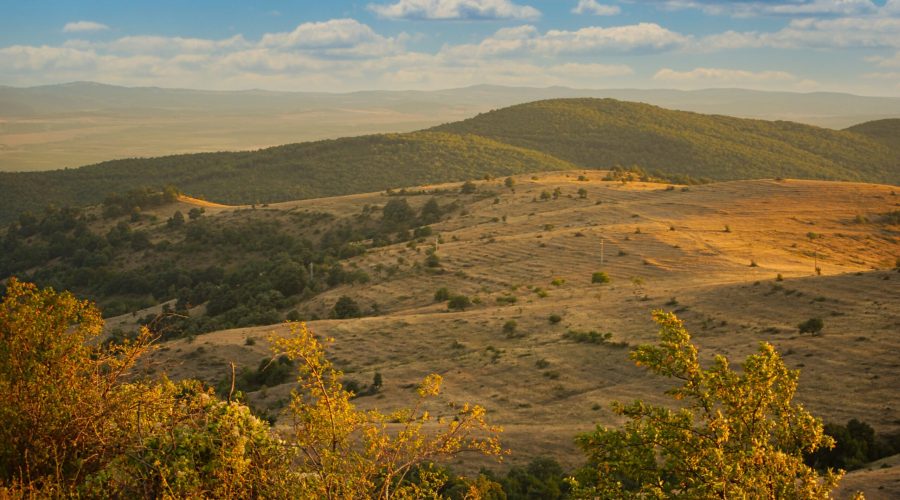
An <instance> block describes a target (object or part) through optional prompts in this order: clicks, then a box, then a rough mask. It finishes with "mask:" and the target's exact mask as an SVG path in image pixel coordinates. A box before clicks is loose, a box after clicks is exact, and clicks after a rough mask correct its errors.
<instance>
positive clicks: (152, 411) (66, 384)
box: [0, 278, 292, 498]
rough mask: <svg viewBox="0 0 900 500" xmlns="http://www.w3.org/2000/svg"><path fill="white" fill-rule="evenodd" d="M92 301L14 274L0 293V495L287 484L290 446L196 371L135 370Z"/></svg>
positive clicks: (183, 491)
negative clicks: (145, 376)
mask: <svg viewBox="0 0 900 500" xmlns="http://www.w3.org/2000/svg"><path fill="white" fill-rule="evenodd" d="M102 328H103V321H102V320H101V319H100V313H99V311H97V309H96V307H94V306H93V304H91V303H89V302H87V301H80V300H77V299H76V298H75V297H73V296H72V295H71V294H70V293H68V292H62V293H57V292H55V291H54V290H52V289H49V288H47V289H43V290H39V289H38V288H37V287H35V286H34V285H32V284H28V283H22V282H19V281H18V280H16V279H15V278H12V279H10V280H9V282H8V283H7V290H6V295H5V297H4V298H3V302H2V304H0V421H2V422H3V424H2V425H0V496H2V497H6V496H7V495H9V496H12V497H13V498H18V497H37V498H44V497H91V498H93V497H97V498H100V497H114V498H136V497H144V498H155V497H163V496H169V497H174V498H196V497H208V496H209V497H221V498H226V497H227V498H235V497H238V498H247V497H271V496H290V494H289V493H288V492H287V491H285V490H284V489H282V488H284V487H286V486H287V485H288V484H290V477H291V474H292V472H291V471H290V470H289V469H288V466H289V464H290V463H291V460H292V459H291V457H290V456H288V455H287V454H286V451H287V450H286V449H285V448H284V447H283V446H281V445H279V443H278V441H277V440H276V439H275V438H274V437H273V436H272V434H271V433H270V430H269V427H268V425H267V424H266V423H265V422H263V421H261V420H260V419H258V418H256V417H255V416H253V415H252V413H251V412H250V410H249V408H247V407H246V406H244V405H242V404H240V403H237V402H233V401H221V400H219V399H218V398H216V397H215V396H214V394H212V393H211V390H210V389H208V388H205V387H203V386H202V384H200V383H199V382H196V381H183V382H178V383H174V382H170V381H168V380H166V379H162V380H159V381H151V380H140V379H135V378H134V375H133V374H131V373H130V371H131V368H132V367H133V366H134V364H135V362H136V361H137V360H138V359H139V358H140V357H141V355H143V354H144V353H146V352H147V350H148V349H149V341H150V338H151V335H150V332H148V331H147V330H146V329H143V330H142V331H141V334H140V335H139V336H138V337H137V338H136V339H135V340H132V341H130V342H127V341H126V342H124V343H122V344H116V343H103V342H99V341H98V339H97V337H98V335H100V333H101V331H102Z"/></svg>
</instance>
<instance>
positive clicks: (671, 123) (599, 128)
mask: <svg viewBox="0 0 900 500" xmlns="http://www.w3.org/2000/svg"><path fill="white" fill-rule="evenodd" d="M888 136H889V134H888ZM879 137H880V136H879ZM893 146H894V143H893V142H890V141H887V142H886V139H884V138H878V137H875V136H870V135H866V134H862V133H858V132H853V131H834V130H829V129H823V128H817V127H813V126H808V125H800V124H796V123H791V122H766V121H760V120H747V119H739V118H731V117H725V116H716V115H700V114H696V113H688V112H682V111H671V110H665V109H662V108H658V107H655V106H650V105H646V104H639V103H630V102H622V101H615V100H611V99H565V100H551V101H539V102H535V103H530V104H523V105H518V106H513V107H510V108H505V109H501V110H497V111H493V112H489V113H486V114H482V115H478V116H476V117H475V118H471V119H469V120H465V121H462V122H457V123H451V124H447V125H443V126H440V127H437V128H434V129H431V130H427V131H422V132H413V133H407V134H382V135H372V136H363V137H353V138H345V139H337V140H326V141H319V142H311V143H300V144H292V145H286V146H279V147H274V148H268V149H263V150H259V151H252V152H236V153H199V154H190V155H177V156H167V157H161V158H147V159H143V158H139V159H130V160H116V161H110V162H105V163H100V164H97V165H92V166H88V167H82V168H78V169H66V170H56V171H47V172H21V173H0V199H2V200H3V203H2V205H0V222H8V221H10V220H13V219H14V218H15V217H16V216H17V214H18V213H20V212H21V211H39V210H41V209H42V208H43V207H45V206H47V205H49V204H55V205H57V206H66V205H75V204H78V205H83V204H91V203H98V202H100V201H101V200H102V199H103V198H104V197H105V196H106V195H108V194H109V193H113V192H117V193H122V192H125V191H127V190H129V189H133V188H136V187H141V186H154V187H160V186H163V185H175V186H176V187H177V188H179V189H180V190H182V191H184V192H185V193H187V194H190V195H193V196H202V197H206V198H209V199H211V200H214V201H219V202H223V203H238V204H240V203H271V202H278V201H285V200H291V199H300V198H315V197H321V196H336V195H341V194H350V193H359V192H365V191H371V190H373V189H386V188H399V187H404V186H412V185H417V184H424V183H434V182H447V181H461V180H466V179H473V178H481V177H484V176H485V175H489V176H498V175H510V174H516V173H525V172H537V171H546V170H560V169H571V168H579V167H580V168H594V169H604V168H611V167H613V166H615V165H617V164H619V165H623V166H630V165H633V164H637V165H639V166H641V167H643V168H645V169H648V170H651V171H653V170H658V171H663V172H666V173H668V174H680V175H689V176H692V177H698V178H699V177H705V178H709V179H713V180H734V179H753V178H774V177H794V178H808V179H834V180H855V181H868V182H886V183H897V182H900V163H898V161H897V158H898V155H897V152H896V150H894V149H892V147H893Z"/></svg>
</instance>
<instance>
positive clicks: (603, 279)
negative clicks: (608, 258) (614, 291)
mask: <svg viewBox="0 0 900 500" xmlns="http://www.w3.org/2000/svg"><path fill="white" fill-rule="evenodd" d="M591 283H609V275H608V274H606V273H605V272H603V271H597V272H595V273H594V274H592V275H591Z"/></svg>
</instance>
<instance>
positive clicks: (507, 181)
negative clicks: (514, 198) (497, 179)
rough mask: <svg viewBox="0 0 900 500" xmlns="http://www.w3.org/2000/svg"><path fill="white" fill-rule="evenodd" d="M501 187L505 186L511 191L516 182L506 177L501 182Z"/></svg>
mask: <svg viewBox="0 0 900 500" xmlns="http://www.w3.org/2000/svg"><path fill="white" fill-rule="evenodd" d="M503 185H504V186H506V187H507V188H509V189H512V188H513V187H514V186H515V185H516V180H515V179H513V178H512V177H507V178H506V179H505V180H504V181H503Z"/></svg>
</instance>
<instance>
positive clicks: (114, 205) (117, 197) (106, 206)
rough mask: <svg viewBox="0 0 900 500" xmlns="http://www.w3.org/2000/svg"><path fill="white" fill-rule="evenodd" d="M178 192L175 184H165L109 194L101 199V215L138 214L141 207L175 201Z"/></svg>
mask: <svg viewBox="0 0 900 500" xmlns="http://www.w3.org/2000/svg"><path fill="white" fill-rule="evenodd" d="M179 194H180V193H179V192H178V189H177V188H175V186H166V187H165V188H163V189H162V190H158V189H153V188H149V187H146V188H141V189H132V190H130V191H128V192H127V193H124V194H110V195H107V196H106V198H104V199H103V216H104V217H107V218H113V217H121V216H123V215H131V214H140V212H141V210H143V209H146V208H151V207H158V206H162V205H167V204H169V203H173V202H175V201H176V200H178V195H179Z"/></svg>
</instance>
